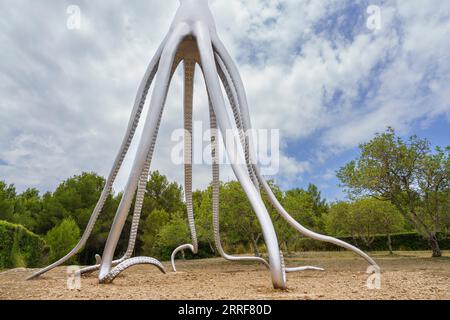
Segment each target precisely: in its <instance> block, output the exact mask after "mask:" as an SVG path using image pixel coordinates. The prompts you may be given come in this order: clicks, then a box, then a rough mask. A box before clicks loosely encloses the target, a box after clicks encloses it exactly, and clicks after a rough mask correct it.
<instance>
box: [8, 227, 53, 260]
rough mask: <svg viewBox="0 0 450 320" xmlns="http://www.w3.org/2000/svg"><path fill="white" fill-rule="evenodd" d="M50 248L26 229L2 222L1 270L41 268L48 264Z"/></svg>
mask: <svg viewBox="0 0 450 320" xmlns="http://www.w3.org/2000/svg"><path fill="white" fill-rule="evenodd" d="M48 253H49V247H48V246H47V245H46V244H45V241H44V240H43V239H42V238H41V237H39V236H38V235H36V234H34V233H32V232H31V231H29V230H27V229H26V228H25V227H23V226H21V225H17V224H12V223H9V222H6V221H0V269H2V268H17V267H30V268H34V267H40V266H43V265H45V264H46V263H47V259H48Z"/></svg>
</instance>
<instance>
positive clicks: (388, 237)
mask: <svg viewBox="0 0 450 320" xmlns="http://www.w3.org/2000/svg"><path fill="white" fill-rule="evenodd" d="M387 244H388V248H389V254H394V250H392V240H391V234H390V233H388V235H387Z"/></svg>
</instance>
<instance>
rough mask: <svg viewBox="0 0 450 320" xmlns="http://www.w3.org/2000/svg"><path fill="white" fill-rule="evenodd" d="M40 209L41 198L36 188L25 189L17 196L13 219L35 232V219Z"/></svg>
mask: <svg viewBox="0 0 450 320" xmlns="http://www.w3.org/2000/svg"><path fill="white" fill-rule="evenodd" d="M41 211H42V199H41V197H40V196H39V191H38V190H37V189H27V190H25V191H24V192H23V193H21V194H20V195H18V196H17V198H16V203H15V206H14V220H15V222H16V223H18V224H21V225H23V226H25V227H26V228H27V229H29V230H31V231H32V232H36V228H37V219H38V216H39V213H40V212H41Z"/></svg>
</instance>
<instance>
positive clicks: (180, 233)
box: [157, 215, 190, 258]
mask: <svg viewBox="0 0 450 320" xmlns="http://www.w3.org/2000/svg"><path fill="white" fill-rule="evenodd" d="M157 239H158V240H157V244H158V246H159V248H160V249H169V251H170V252H172V250H173V249H175V248H176V247H178V246H179V245H180V244H184V243H189V241H190V233H189V227H188V225H187V223H186V220H185V219H183V218H182V217H181V216H179V215H174V216H173V217H172V219H171V220H170V221H169V222H168V223H166V224H165V225H163V226H162V228H161V229H160V231H159V233H158V237H157ZM169 251H167V253H166V254H167V255H168V254H169ZM164 253H165V252H162V255H163V254H164ZM182 254H183V258H184V252H182Z"/></svg>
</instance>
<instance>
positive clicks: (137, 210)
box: [78, 57, 181, 274]
mask: <svg viewBox="0 0 450 320" xmlns="http://www.w3.org/2000/svg"><path fill="white" fill-rule="evenodd" d="M180 61H181V59H180V58H179V57H178V59H177V61H176V63H174V65H173V67H172V71H171V77H173V75H174V73H175V70H176V69H177V67H178V64H179V63H180ZM161 119H162V113H161V115H160V117H159V120H158V124H157V126H156V133H155V136H157V135H158V132H159V127H160V125H161ZM155 144H156V137H155V138H154V139H152V145H151V147H150V151H149V153H148V156H147V160H146V162H145V165H144V169H143V171H142V174H141V177H140V180H139V184H138V190H137V193H136V202H135V206H134V211H133V219H132V223H131V230H130V237H129V240H128V247H127V250H126V252H125V254H124V255H123V257H122V258H120V259H117V260H114V261H113V262H112V265H113V266H115V265H118V264H120V263H122V262H123V261H125V260H126V259H129V258H131V256H132V255H133V251H134V247H135V245H136V238H137V232H138V228H139V221H140V218H141V212H142V206H143V203H144V196H145V191H146V186H147V181H148V175H149V173H150V165H151V162H152V158H153V152H154V150H155ZM100 265H101V257H100V256H99V255H98V254H97V255H96V264H95V265H93V266H88V267H85V268H83V269H81V270H79V271H78V273H79V274H89V273H92V272H95V271H97V270H98V269H100Z"/></svg>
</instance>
